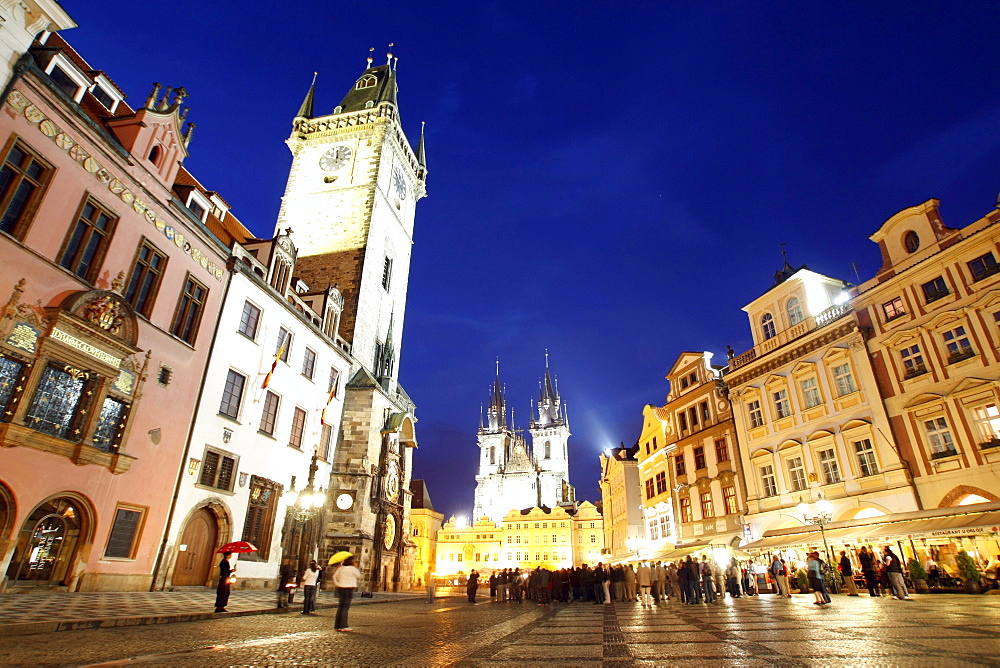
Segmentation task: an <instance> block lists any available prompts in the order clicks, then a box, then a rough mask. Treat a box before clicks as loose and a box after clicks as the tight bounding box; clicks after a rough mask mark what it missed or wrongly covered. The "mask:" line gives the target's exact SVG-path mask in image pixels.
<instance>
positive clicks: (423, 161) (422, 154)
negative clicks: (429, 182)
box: [417, 121, 427, 181]
mask: <svg viewBox="0 0 1000 668" xmlns="http://www.w3.org/2000/svg"><path fill="white" fill-rule="evenodd" d="M426 125H427V123H426V122H425V121H420V140H419V141H418V142H417V164H418V165H420V169H419V170H417V178H418V179H420V180H421V181H423V180H424V176H425V175H426V174H427V149H426V148H425V147H424V126H426Z"/></svg>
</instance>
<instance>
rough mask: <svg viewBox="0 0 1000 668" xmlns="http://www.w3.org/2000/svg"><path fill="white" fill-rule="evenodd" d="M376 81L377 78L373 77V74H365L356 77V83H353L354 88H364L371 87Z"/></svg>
mask: <svg viewBox="0 0 1000 668" xmlns="http://www.w3.org/2000/svg"><path fill="white" fill-rule="evenodd" d="M377 82H378V79H376V78H375V75H374V74H366V75H364V76H363V77H361V78H360V79H358V83H357V84H355V86H354V90H364V89H365V88H371V87H372V86H374V85H375V84H376V83H377Z"/></svg>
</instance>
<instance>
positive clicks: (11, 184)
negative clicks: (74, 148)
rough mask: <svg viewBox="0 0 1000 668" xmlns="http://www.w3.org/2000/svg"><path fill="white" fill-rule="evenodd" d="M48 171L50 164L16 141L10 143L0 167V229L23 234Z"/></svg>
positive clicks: (36, 203)
mask: <svg viewBox="0 0 1000 668" xmlns="http://www.w3.org/2000/svg"><path fill="white" fill-rule="evenodd" d="M51 174H52V168H51V167H49V165H47V164H46V163H43V162H42V161H41V160H40V159H39V158H38V157H37V156H35V155H34V154H33V153H30V152H29V151H28V149H27V147H26V146H24V145H23V144H21V143H20V142H15V143H14V145H13V146H11V147H10V150H9V151H8V152H7V157H6V158H5V160H4V164H3V169H2V170H0V211H2V212H3V215H2V217H0V230H3V231H4V232H6V233H7V234H10V235H12V236H14V237H16V238H18V239H23V238H24V234H25V233H26V232H27V231H28V224H29V223H30V222H31V217H32V215H34V213H35V209H36V208H38V203H39V202H40V201H41V199H42V193H43V192H44V190H45V186H46V184H47V183H48V181H49V177H50V176H51Z"/></svg>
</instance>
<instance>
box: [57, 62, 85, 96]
mask: <svg viewBox="0 0 1000 668" xmlns="http://www.w3.org/2000/svg"><path fill="white" fill-rule="evenodd" d="M49 78H50V79H52V83H54V84H55V85H56V86H58V87H59V88H60V89H61V90H62V92H64V93H66V94H67V95H69V96H70V97H71V98H72V99H73V101H74V102H79V100H78V99H77V96H78V95H79V93H80V89H81V88H82V86H81V85H80V84H79V83H77V81H76V79H75V78H73V77H71V76H70V75H69V73H67V72H66V70H64V69H63V68H61V67H59V66H58V65H56V66H54V67H53V68H52V70H51V71H50V72H49Z"/></svg>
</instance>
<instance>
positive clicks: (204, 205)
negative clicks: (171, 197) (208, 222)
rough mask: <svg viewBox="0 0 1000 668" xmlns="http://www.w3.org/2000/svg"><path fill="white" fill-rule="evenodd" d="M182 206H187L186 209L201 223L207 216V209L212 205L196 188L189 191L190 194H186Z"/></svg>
mask: <svg viewBox="0 0 1000 668" xmlns="http://www.w3.org/2000/svg"><path fill="white" fill-rule="evenodd" d="M184 206H186V207H187V210H188V211H190V212H191V213H192V214H193V215H194V217H195V218H197V219H198V220H200V221H201V222H203V223H204V222H205V218H206V217H207V216H208V210H209V209H210V208H211V207H212V205H211V203H209V201H208V199H207V198H206V197H205V196H204V195H202V194H201V193H200V192H198V191H197V190H192V191H191V194H190V195H188V200H187V203H186V204H185V205H184Z"/></svg>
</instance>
